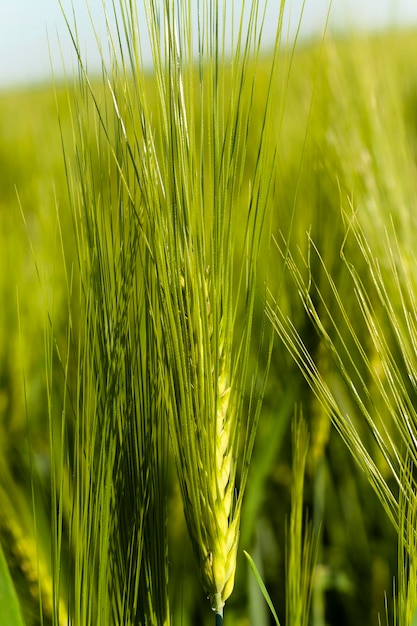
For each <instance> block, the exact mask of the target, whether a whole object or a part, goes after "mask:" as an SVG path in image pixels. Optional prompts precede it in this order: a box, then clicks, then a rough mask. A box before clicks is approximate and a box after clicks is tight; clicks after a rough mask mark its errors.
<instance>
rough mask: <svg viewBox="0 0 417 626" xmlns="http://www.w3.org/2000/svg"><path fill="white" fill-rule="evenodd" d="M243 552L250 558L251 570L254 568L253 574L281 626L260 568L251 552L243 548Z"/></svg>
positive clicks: (276, 621)
mask: <svg viewBox="0 0 417 626" xmlns="http://www.w3.org/2000/svg"><path fill="white" fill-rule="evenodd" d="M243 553H244V555H245V557H246V558H247V560H248V563H249V566H250V568H251V570H252V572H253V574H254V576H255V578H256V582H257V583H258V585H259V589H260V590H261V592H262V595H263V597H264V598H265V601H266V603H267V604H268V606H269V608H270V609H271V613H272V615H273V617H274V620H275V623H276V624H277V626H281V624H280V623H279V619H278V615H277V613H276V611H275V609H274V605H273V604H272V600H271V597H270V595H269V593H268V591H267V589H266V587H265V584H264V582H263V580H262V578H261V575H260V574H259V572H258V569H257V567H256V565H255V563H254V561H253V559H252V557H251V556H250V554H248V552H246V550H243Z"/></svg>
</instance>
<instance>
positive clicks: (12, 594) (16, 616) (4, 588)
mask: <svg viewBox="0 0 417 626" xmlns="http://www.w3.org/2000/svg"><path fill="white" fill-rule="evenodd" d="M0 621H1V623H2V624H9V626H24V622H23V619H22V614H21V611H20V605H19V600H18V597H17V593H16V589H15V588H14V585H13V581H12V578H11V576H10V572H9V568H8V567H7V563H6V559H5V556H4V553H3V548H2V547H1V545H0Z"/></svg>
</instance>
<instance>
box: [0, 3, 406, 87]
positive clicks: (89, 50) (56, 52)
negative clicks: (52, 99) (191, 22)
mask: <svg viewBox="0 0 417 626" xmlns="http://www.w3.org/2000/svg"><path fill="white" fill-rule="evenodd" d="M231 1H232V0H225V2H231ZM61 2H62V5H63V7H64V10H65V12H66V13H67V14H68V15H70V14H71V12H72V6H73V7H74V12H75V15H76V19H77V27H78V29H79V37H80V41H81V45H82V48H83V53H84V54H85V57H86V58H87V59H88V63H89V69H90V70H94V69H96V68H98V67H99V55H98V52H97V44H96V42H95V38H94V34H93V31H92V28H91V20H90V17H89V14H88V11H87V9H86V6H87V3H86V0H61ZM102 2H103V0H88V5H89V7H90V12H91V16H92V18H93V23H94V26H95V28H96V29H97V30H98V32H99V33H101V35H104V33H105V20H104V14H103V9H102ZM235 2H236V6H238V5H239V4H240V3H241V2H242V0H235ZM276 2H278V0H270V4H271V5H273V6H276ZM329 3H330V0H305V7H304V13H303V19H302V22H301V25H302V27H301V34H302V36H303V37H311V36H314V35H321V34H322V33H323V31H324V27H325V23H326V18H327V15H328V12H329ZM107 4H108V6H109V7H110V6H111V0H107ZM302 4H303V0H287V3H286V6H287V9H286V11H287V20H290V22H288V21H287V25H288V24H289V28H290V32H291V33H294V32H295V29H296V26H297V24H298V20H299V17H300V12H301V7H302ZM141 5H142V1H141V0H138V6H139V7H140V6H141ZM140 11H141V9H140V8H139V15H140V20H141V22H142V23H144V15H143V14H141V13H140ZM270 23H272V22H270V21H267V25H269V24H270ZM403 25H405V26H412V25H414V26H415V27H416V28H417V1H416V0H332V5H331V8H330V28H331V29H339V30H340V29H341V28H344V27H346V26H349V27H351V26H352V27H353V26H358V27H360V28H361V29H380V28H384V27H386V26H395V27H397V26H403ZM268 35H269V36H270V37H271V38H272V31H271V32H270V33H268V32H266V38H268ZM103 39H104V38H103ZM145 52H146V51H145ZM51 58H52V59H53V63H52V66H53V70H52V68H51ZM73 63H74V54H73V49H72V44H71V41H70V37H69V35H68V31H67V29H66V26H65V21H64V18H63V15H62V12H61V9H60V6H59V0H0V89H1V88H5V87H10V86H19V85H25V84H27V83H37V82H44V81H48V80H50V79H51V77H52V71H53V72H54V74H55V76H57V77H59V76H60V75H62V71H63V67H64V65H65V67H66V68H67V71H71V67H72V64H73Z"/></svg>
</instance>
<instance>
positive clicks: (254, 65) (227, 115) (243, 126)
mask: <svg viewBox="0 0 417 626" xmlns="http://www.w3.org/2000/svg"><path fill="white" fill-rule="evenodd" d="M145 6H146V8H147V16H148V29H149V33H150V40H151V45H152V51H153V59H154V67H155V73H156V79H157V85H158V90H157V93H156V95H154V99H155V100H156V102H153V104H152V111H151V110H150V109H151V104H150V102H149V101H148V99H147V97H146V95H145V94H146V88H145V83H144V79H143V74H141V72H140V67H138V65H137V59H136V57H133V52H134V51H135V50H137V46H136V44H135V42H136V39H135V36H134V33H132V30H134V29H132V30H131V29H130V27H129V24H131V23H133V24H135V19H134V18H132V15H131V12H130V11H128V10H127V9H126V19H125V25H126V34H127V38H128V40H129V41H130V46H129V48H130V50H131V51H132V58H134V62H133V72H134V80H135V82H136V84H137V86H138V87H137V89H136V90H135V93H134V94H130V96H129V97H130V104H129V105H128V106H127V107H126V98H125V95H123V94H118V93H117V91H116V90H114V91H113V99H114V104H115V109H116V111H117V113H118V115H119V121H120V125H121V128H123V129H124V128H126V127H127V124H126V123H125V120H124V118H123V116H122V114H121V111H122V110H123V109H124V110H128V111H129V110H138V111H140V115H141V120H142V126H141V135H140V137H139V138H138V140H137V141H136V142H135V144H134V145H133V143H132V144H130V142H131V139H130V138H129V136H128V134H127V133H126V141H127V142H129V145H131V153H132V155H133V154H135V155H136V158H135V159H134V161H133V162H132V164H133V163H134V168H135V169H136V171H137V173H138V182H139V184H140V186H141V190H142V193H143V206H144V219H143V223H142V226H143V229H144V232H145V233H146V239H147V242H148V245H149V251H150V256H151V258H152V260H153V264H154V265H153V267H154V279H153V281H152V280H150V281H149V292H151V291H152V290H153V289H155V285H156V288H157V290H158V293H159V306H158V316H159V315H160V318H158V319H157V315H155V322H156V323H157V324H159V323H160V324H161V326H162V332H163V336H162V337H161V336H160V335H159V332H158V330H157V331H156V333H155V335H156V336H157V340H158V341H159V350H160V354H161V363H162V364H163V367H164V371H165V377H166V385H165V386H164V391H165V394H166V397H165V402H166V406H167V410H168V411H169V413H170V424H171V427H170V428H171V440H172V444H173V449H174V452H175V456H176V461H177V470H178V476H179V481H180V485H181V491H182V497H183V503H184V510H185V517H186V521H187V526H188V530H189V534H190V537H191V541H192V545H193V549H194V553H195V556H196V560H197V564H198V569H199V572H200V578H201V582H202V585H203V588H204V591H205V593H206V594H207V595H208V596H209V597H210V602H211V606H212V608H213V610H214V611H215V612H216V619H217V620H222V614H223V606H224V603H225V602H226V600H227V599H228V597H229V596H230V594H231V592H232V589H233V585H234V577H235V569H236V555H237V549H238V538H239V525H240V511H241V504H242V497H243V493H244V487H245V483H246V480H247V473H248V465H249V460H250V456H251V452H252V448H253V441H254V436H255V430H256V424H257V420H258V416H259V410H260V402H261V398H262V393H263V391H262V389H263V385H264V383H263V382H261V383H259V382H257V384H256V389H257V391H256V393H255V379H256V376H257V371H255V372H254V374H253V381H254V382H253V389H252V392H251V393H250V400H249V406H248V407H245V405H244V396H245V392H246V389H247V370H248V359H249V350H250V343H251V331H252V323H253V314H254V307H255V296H256V285H257V259H258V255H259V252H260V249H261V245H262V243H263V226H264V222H265V219H266V213H267V208H268V202H269V197H270V192H271V186H272V178H273V172H274V167H275V150H276V144H277V130H278V129H277V126H276V123H275V120H276V119H277V117H278V118H279V107H278V104H277V103H276V102H275V96H278V90H277V85H276V72H277V57H278V51H279V42H280V29H281V23H282V16H283V6H284V5H283V3H281V4H280V7H279V10H278V16H277V19H278V23H277V35H276V41H275V48H274V53H273V55H272V60H271V62H270V63H266V64H261V63H259V54H260V42H261V36H262V28H263V22H264V19H265V10H266V7H265V5H264V3H261V2H258V1H253V2H251V3H249V5H248V6H247V7H246V8H245V9H244V12H242V14H241V15H240V16H237V15H236V14H235V13H234V12H233V11H232V12H231V14H230V15H229V13H228V8H227V6H226V4H225V5H224V8H223V9H221V8H220V4H219V3H218V2H215V1H214V0H204V1H203V2H201V3H200V5H199V11H198V12H196V13H195V14H194V10H195V8H193V7H194V3H193V2H191V0H188V1H186V2H183V3H181V4H180V5H178V6H176V4H175V3H171V4H170V3H168V2H164V3H162V5H160V4H159V3H157V2H153V1H148V2H146V3H145ZM229 21H231V22H232V24H231V26H230V30H229V25H228V23H229ZM195 23H197V28H195V27H194V24H195ZM245 24H246V25H245ZM195 33H197V34H196V35H195ZM229 38H231V39H232V54H231V57H230V59H227V58H226V50H225V43H224V42H225V41H226V40H227V39H229ZM196 49H197V51H198V63H197V65H196V64H195V61H194V52H195V50H196ZM255 88H257V89H261V90H262V91H263V92H264V93H265V100H264V103H263V111H262V112H261V118H260V119H261V124H260V125H259V111H257V112H256V115H253V116H252V105H253V94H254V90H255ZM277 111H278V116H277ZM156 116H157V121H158V123H157V124H156V129H155V128H154V125H153V119H154V117H156ZM249 142H251V149H252V148H253V150H254V154H255V160H254V163H252V164H251V163H249V162H248V161H247V160H246V155H247V153H248V147H249ZM251 152H252V150H251ZM250 165H252V171H251V173H250V174H249V177H250V178H251V186H250V188H246V187H245V186H244V183H243V181H244V175H245V176H246V175H247V171H246V170H247V168H248V167H249V166H250ZM242 310H243V315H242V313H241V311H242ZM238 312H239V313H238ZM258 366H259V364H258V365H255V369H256V368H257V367H258ZM238 474H239V479H240V480H239V482H238V481H237V476H238Z"/></svg>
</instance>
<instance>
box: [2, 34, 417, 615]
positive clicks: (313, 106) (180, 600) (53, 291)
mask: <svg viewBox="0 0 417 626" xmlns="http://www.w3.org/2000/svg"><path fill="white" fill-rule="evenodd" d="M264 63H265V68H267V67H268V58H267V57H266V58H265V60H264ZM288 63H289V58H285V57H284V55H283V71H282V108H280V110H277V112H276V116H277V128H278V127H279V123H278V121H279V120H280V119H281V118H282V125H281V130H280V133H279V135H278V131H277V136H276V137H271V141H278V142H279V150H278V162H277V169H276V179H275V188H274V194H273V199H272V202H273V206H272V216H273V217H272V219H273V225H272V230H273V234H274V237H275V238H276V240H277V242H278V244H279V243H280V242H281V241H282V239H281V238H282V237H284V238H285V239H289V241H290V247H291V250H294V251H295V250H297V249H299V250H301V252H302V254H304V255H306V254H307V236H306V233H307V232H310V233H311V236H312V238H313V240H314V242H315V243H316V244H317V247H318V248H319V250H320V254H321V256H322V258H323V259H324V261H325V264H326V267H327V268H328V269H329V271H330V273H331V274H332V277H333V279H334V281H335V282H336V284H337V287H338V290H339V293H340V294H341V298H342V300H343V303H344V306H345V307H346V309H347V310H348V312H349V315H351V319H352V323H353V324H354V326H355V329H356V331H357V333H358V335H359V337H360V339H361V342H362V345H365V346H366V345H367V342H368V343H369V339H368V333H367V329H366V326H365V323H364V321H363V318H362V317H361V316H360V314H359V312H358V310H357V307H356V308H355V305H354V302H353V298H352V293H351V289H352V285H351V281H349V280H348V276H347V270H346V267H345V265H344V264H343V263H342V262H341V259H340V249H341V246H342V244H343V240H344V225H343V220H342V215H341V207H346V206H348V204H349V202H351V203H352V204H353V206H354V207H355V209H357V211H358V215H359V216H360V218H361V223H362V225H364V229H365V234H366V236H367V237H368V240H369V241H371V242H372V245H373V249H374V250H375V251H376V253H377V254H378V259H379V262H380V263H381V264H384V262H385V261H386V263H388V261H389V259H387V254H386V250H384V247H383V240H384V233H385V229H386V228H387V227H389V225H390V222H391V220H392V221H393V223H394V225H395V228H396V233H397V236H398V241H399V246H400V248H401V251H402V252H403V253H404V254H405V255H406V256H407V255H410V256H411V255H412V254H413V245H414V239H415V232H416V229H415V226H416V224H415V220H416V215H417V212H416V210H415V208H416V199H417V175H416V173H417V172H416V166H417V161H416V159H417V35H416V34H415V33H414V32H410V33H400V34H383V35H378V36H374V37H372V38H353V37H349V38H346V39H340V40H334V41H332V40H330V38H329V39H328V41H326V43H324V44H322V43H320V44H304V45H302V46H301V45H299V46H298V50H297V51H296V53H295V55H294V58H293V59H292V66H291V71H290V73H289V78H287V70H288ZM285 68H286V69H285ZM266 75H267V73H265V76H266ZM262 81H263V75H262V71H260V73H259V77H258V82H257V89H256V93H255V102H254V107H255V110H256V107H259V109H260V110H262V98H263V96H264V94H265V89H263V88H262ZM148 84H149V94H150V98H151V97H152V95H151V94H152V86H153V83H152V77H151V76H150V77H149V83H148ZM74 101H76V93H75V88H74V89H73V90H71V89H70V90H68V89H67V87H64V86H61V85H59V84H58V85H57V86H56V87H55V90H54V88H52V87H51V86H49V85H46V86H44V87H39V88H37V89H35V88H32V89H30V90H24V89H21V90H15V91H13V92H8V91H5V92H3V93H1V94H0V298H1V302H2V306H1V307H0V465H1V469H0V540H1V544H2V546H3V549H4V551H5V555H6V558H7V561H8V564H9V568H10V571H11V573H12V577H13V580H14V582H15V585H16V588H17V591H18V594H19V597H20V599H21V603H22V606H23V607H24V612H25V620H26V623H27V624H28V626H35V625H37V624H40V623H41V618H40V611H39V602H40V603H41V605H42V607H43V623H44V624H48V623H51V619H52V618H51V609H50V603H51V594H52V592H51V589H52V585H51V565H50V563H51V555H50V550H51V548H50V532H51V528H50V517H51V515H50V513H51V512H50V495H51V494H50V491H51V482H50V457H49V429H48V410H49V409H48V395H47V389H46V371H47V368H46V366H45V340H44V335H45V325H47V324H49V323H50V320H51V319H53V324H54V333H55V336H56V338H57V344H58V346H65V341H66V331H67V329H66V324H67V322H68V313H67V309H68V302H67V287H66V282H65V271H64V263H63V259H62V250H61V244H60V237H59V229H60V231H61V233H62V241H63V252H64V255H65V260H66V263H67V267H71V263H74V267H75V266H76V263H75V254H76V251H75V244H74V234H73V225H72V222H71V214H70V210H69V206H68V197H67V183H66V174H65V166H64V165H65V164H64V160H63V156H62V145H61V136H60V131H61V133H62V137H63V138H64V141H65V142H68V143H71V141H72V129H71V121H70V115H69V111H70V108H71V107H72V106H73V103H74ZM253 132H255V130H253ZM91 141H92V142H93V141H94V132H92V134H91ZM255 143H256V142H255ZM247 145H248V161H247V162H248V168H249V167H250V161H251V158H252V159H255V157H256V155H251V152H250V150H251V140H250V137H249V138H248V144H247ZM93 167H97V176H98V177H100V175H101V173H100V163H99V159H98V158H97V162H96V163H95V164H93ZM109 184H110V185H111V184H112V182H111V180H109ZM293 208H294V213H293ZM109 209H111V207H109ZM58 215H59V228H58V218H57V216H58ZM292 216H293V217H292ZM349 246H350V242H349V240H348V241H347V242H346V248H345V253H346V255H347V256H349V254H350V249H349ZM268 248H269V244H268V241H265V255H264V267H263V268H262V269H263V271H264V277H265V278H266V279H267V281H268V286H269V288H270V289H271V291H272V293H276V292H277V290H278V288H279V284H280V281H283V287H282V289H281V291H280V302H279V304H280V306H281V307H282V309H283V310H284V311H286V312H287V313H288V315H290V316H291V318H292V319H293V320H295V322H296V323H297V326H298V328H301V329H302V337H303V339H304V341H305V343H306V345H307V346H308V348H309V350H310V351H311V353H312V354H313V355H314V357H315V358H316V360H317V359H318V360H319V361H320V363H321V364H322V365H321V369H322V371H323V370H324V371H327V372H328V377H329V380H331V381H332V384H333V385H334V387H335V388H337V389H339V392H338V393H339V395H340V398H341V399H342V402H344V403H345V405H346V407H347V410H348V412H349V413H350V414H351V415H352V414H353V415H354V414H355V411H356V410H357V409H355V407H354V405H353V403H352V402H351V399H350V398H349V395H348V393H347V391H346V389H345V388H344V386H343V383H342V381H341V380H338V375H337V373H336V372H334V371H333V368H332V364H331V363H330V361H328V359H329V357H328V355H327V354H326V353H325V351H324V350H323V347H322V346H321V344H320V341H319V339H318V338H317V336H316V335H315V333H314V331H313V329H312V326H311V324H310V322H309V320H308V318H307V316H306V314H305V311H304V309H303V307H302V304H301V302H300V300H299V298H298V295H297V293H296V292H295V289H294V285H293V284H292V282H291V280H290V279H289V278H288V277H287V276H286V275H285V274H284V275H283V272H282V269H283V261H282V257H281V255H280V253H279V252H278V249H277V248H276V247H275V245H272V246H271V249H270V250H268ZM352 254H355V250H354V248H352ZM354 261H355V266H356V269H357V271H358V272H359V273H360V271H361V264H363V265H364V261H363V259H362V260H361V258H360V257H358V256H356V257H355V259H354ZM314 271H315V277H316V280H317V281H318V283H319V284H320V286H321V288H322V290H323V291H324V292H325V290H326V288H327V289H329V287H328V286H327V287H326V280H325V279H324V277H323V281H322V283H321V281H320V272H322V271H323V270H322V268H321V267H320V265H319V264H318V265H317V267H315V268H314ZM362 279H363V280H366V272H365V269H364V275H363V277H362ZM74 284H75V285H76V284H77V281H74ZM367 286H368V288H369V294H370V297H371V299H372V290H373V289H374V286H373V284H372V282H371V281H370V280H369V285H367ZM262 289H263V285H262V284H260V298H259V307H258V310H257V315H258V316H259V323H256V324H255V327H254V328H255V330H256V329H259V332H260V331H261V328H262V321H261V318H262V315H263V310H262V297H261V292H262ZM331 300H332V296H331V294H330V293H329V301H331ZM74 302H75V304H73V306H72V309H73V310H72V314H71V315H72V323H73V324H74V326H75V327H76V325H77V315H76V312H77V306H76V298H75V297H74ZM337 315H338V313H337V311H334V316H336V317H337ZM323 319H324V320H325V319H326V312H325V311H324V310H323ZM256 343H257V342H256V337H255V341H254V360H255V358H256V356H257V354H256ZM353 349H354V348H353V347H352V350H353ZM369 350H372V346H371V345H369ZM373 356H374V358H375V359H377V358H378V357H377V355H372V354H369V358H370V359H371V360H372V358H373ZM54 368H55V369H56V380H57V381H59V379H60V376H61V380H63V378H62V372H60V368H61V365H60V363H59V361H58V360H57V361H56V363H55V362H54ZM362 374H363V376H364V378H366V376H367V372H362ZM369 384H370V385H371V384H372V381H369ZM53 393H54V394H55V395H56V402H55V401H54V402H52V419H53V420H56V421H57V423H59V421H60V411H59V406H60V398H59V395H60V393H62V389H60V385H59V382H57V384H56V386H55V387H54V390H53ZM296 405H297V406H301V407H302V410H303V415H304V417H305V418H306V420H307V422H308V424H309V429H310V436H311V442H310V453H309V459H308V465H307V477H306V489H305V509H306V511H307V512H308V515H309V517H310V519H312V521H313V525H314V527H315V528H316V529H320V531H321V539H320V549H319V556H318V567H317V572H316V580H315V582H314V592H313V602H312V616H311V624H313V626H325V625H326V624H328V625H331V626H332V625H334V626H336V625H337V626H344V625H346V626H347V625H349V626H353V625H355V626H360V625H362V624H363V625H365V624H366V625H367V626H368V625H376V624H378V612H380V613H381V614H382V615H384V613H385V608H384V594H385V593H387V594H388V597H390V596H391V593H392V591H391V590H392V578H393V576H395V575H396V563H397V540H396V533H395V531H394V529H393V528H392V527H391V524H390V522H389V521H388V519H387V517H386V515H385V514H384V512H383V510H382V508H381V505H380V504H379V502H378V500H377V498H376V496H375V495H374V494H373V492H372V491H371V489H370V487H369V485H368V483H367V481H366V479H365V477H364V476H363V475H362V474H361V473H360V472H359V470H358V469H357V467H356V465H355V463H354V461H353V460H352V458H351V456H350V454H349V452H348V451H347V449H346V448H345V446H344V444H343V443H342V442H341V440H340V438H339V437H338V436H337V434H336V433H335V432H334V431H333V430H332V428H331V426H330V423H329V420H328V417H327V416H326V415H325V414H324V413H323V410H322V408H321V406H320V405H319V404H318V402H317V400H316V399H315V398H314V396H313V394H312V393H311V391H310V390H309V388H308V386H307V384H306V383H305V382H304V379H303V378H302V376H301V374H300V373H299V371H298V369H297V368H296V366H295V365H294V364H293V362H292V360H291V358H290V357H289V355H288V354H287V353H286V351H285V350H284V348H283V347H282V346H281V345H280V343H279V340H278V339H276V340H275V344H274V350H273V355H272V367H271V370H270V376H269V382H268V386H267V392H266V396H265V402H264V406H263V411H262V415H261V420H260V424H259V430H258V436H257V440H256V444H255V450H254V455H253V461H252V465H251V469H250V479H249V483H248V486H247V493H246V499H245V504H244V510H243V513H242V531H241V542H240V544H241V548H243V549H245V550H247V551H248V552H250V553H251V554H252V555H253V557H254V559H255V561H256V562H257V565H258V566H259V568H260V571H261V574H262V577H263V579H264V581H265V583H266V585H267V588H268V590H269V592H270V595H271V597H272V599H273V602H274V605H275V607H276V610H277V613H278V616H279V617H280V620H281V619H282V620H284V616H285V604H284V603H285V593H284V589H285V537H286V523H287V521H288V516H289V507H290V486H291V445H290V444H291V428H290V424H291V419H292V416H293V414H294V407H295V406H296ZM55 412H56V414H55ZM388 427H389V425H388ZM363 439H364V441H365V442H366V445H367V446H369V447H372V446H374V445H375V444H374V442H373V440H372V438H371V436H370V435H369V433H368V432H367V430H366V428H364V429H363ZM381 471H384V467H383V462H382V461H381ZM170 477H171V478H172V480H170V497H169V502H168V532H169V540H170V552H169V563H170V572H169V575H170V595H171V596H172V598H173V602H172V606H171V608H172V611H173V623H174V624H180V623H181V624H183V625H187V624H196V623H201V624H203V623H207V621H206V620H208V619H210V617H211V616H210V615H207V613H208V611H207V603H206V599H205V598H204V597H202V593H201V590H200V585H199V582H198V579H197V577H196V571H195V565H194V562H193V560H192V553H191V547H190V544H189V540H188V538H187V534H186V530H185V525H184V518H183V513H182V504H181V499H180V494H179V490H178V485H177V483H176V480H175V472H174V466H173V465H172V466H171V473H170ZM34 508H36V525H35V524H34V521H33V509H34ZM256 593H257V592H256V590H255V589H254V582H253V579H252V578H251V574H250V572H249V570H248V567H247V564H246V562H245V560H244V557H243V555H242V554H240V556H239V561H238V570H237V580H236V584H235V590H234V592H233V595H232V596H231V598H230V600H229V602H228V610H227V623H228V624H230V626H233V624H236V625H238V624H240V625H242V626H243V625H244V624H248V623H250V622H249V616H251V623H254V624H255V623H256V624H257V625H259V624H260V625H261V626H262V624H268V623H272V622H270V621H269V616H268V614H267V612H265V613H264V614H263V613H262V612H261V610H260V609H257V608H256V607H258V606H259V604H257V602H258V603H259V598H258V599H257V597H256ZM63 615H64V610H63ZM48 620H49V621H48Z"/></svg>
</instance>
